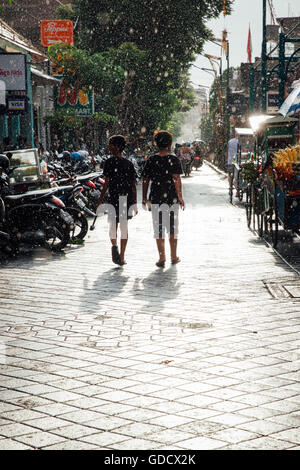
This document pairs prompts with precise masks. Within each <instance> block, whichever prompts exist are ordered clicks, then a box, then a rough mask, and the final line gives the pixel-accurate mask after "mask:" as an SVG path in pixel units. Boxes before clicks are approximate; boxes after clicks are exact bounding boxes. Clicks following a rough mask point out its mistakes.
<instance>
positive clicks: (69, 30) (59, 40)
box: [41, 20, 74, 47]
mask: <svg viewBox="0 0 300 470" xmlns="http://www.w3.org/2000/svg"><path fill="white" fill-rule="evenodd" d="M41 43H42V45H43V46H45V47H48V46H52V45H53V44H71V45H73V44H74V26H73V21H71V20H43V21H42V22H41Z"/></svg>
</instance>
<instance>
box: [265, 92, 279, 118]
mask: <svg viewBox="0 0 300 470" xmlns="http://www.w3.org/2000/svg"><path fill="white" fill-rule="evenodd" d="M277 111H278V91H268V92H267V114H274V113H277Z"/></svg>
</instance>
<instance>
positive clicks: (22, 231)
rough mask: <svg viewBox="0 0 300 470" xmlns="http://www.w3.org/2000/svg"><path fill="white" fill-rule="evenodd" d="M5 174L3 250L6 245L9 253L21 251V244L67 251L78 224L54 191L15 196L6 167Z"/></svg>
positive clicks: (0, 187)
mask: <svg viewBox="0 0 300 470" xmlns="http://www.w3.org/2000/svg"><path fill="white" fill-rule="evenodd" d="M0 164H1V162H0ZM0 166H1V165H0ZM1 173H2V174H1V177H0V196H1V216H0V226H1V237H0V239H1V240H2V242H1V245H2V247H3V242H4V248H5V250H6V251H8V252H11V253H12V254H15V253H17V252H19V250H20V247H21V245H26V246H30V247H33V246H37V245H40V246H44V247H46V248H48V249H49V250H51V251H59V250H61V249H62V248H64V247H65V246H66V245H67V243H68V242H69V239H70V231H71V230H72V229H73V225H74V222H73V219H72V217H71V216H70V214H68V213H67V212H66V211H65V205H64V203H63V202H62V201H61V200H60V199H59V198H57V197H56V196H55V195H54V194H53V190H52V189H50V190H43V189H42V190H35V191H28V192H26V193H23V194H11V193H12V191H11V190H10V188H9V182H8V181H9V180H8V176H7V174H6V173H5V171H3V168H2V172H1ZM3 234H4V235H3ZM5 242H6V244H5Z"/></svg>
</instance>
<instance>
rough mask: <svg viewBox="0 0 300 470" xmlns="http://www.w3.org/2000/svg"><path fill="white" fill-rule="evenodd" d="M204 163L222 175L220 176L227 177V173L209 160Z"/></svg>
mask: <svg viewBox="0 0 300 470" xmlns="http://www.w3.org/2000/svg"><path fill="white" fill-rule="evenodd" d="M204 163H205V164H206V165H208V166H210V167H211V168H212V169H213V170H215V171H216V172H217V173H220V175H223V176H227V173H225V171H223V170H220V168H218V167H217V166H215V165H214V164H213V163H211V162H209V161H208V160H204Z"/></svg>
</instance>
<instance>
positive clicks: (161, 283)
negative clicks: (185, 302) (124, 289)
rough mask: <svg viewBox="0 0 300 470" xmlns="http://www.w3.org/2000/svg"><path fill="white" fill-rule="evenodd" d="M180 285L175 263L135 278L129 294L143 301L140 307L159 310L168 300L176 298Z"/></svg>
mask: <svg viewBox="0 0 300 470" xmlns="http://www.w3.org/2000/svg"><path fill="white" fill-rule="evenodd" d="M181 285H182V283H181V282H180V281H179V280H178V273H177V266H176V265H174V266H170V267H169V268H168V269H166V270H162V269H161V268H157V269H156V270H155V271H152V272H151V273H150V274H149V275H148V276H147V277H144V278H136V279H135V281H134V285H133V287H132V290H131V294H132V295H133V296H134V297H136V298H137V299H139V300H142V301H143V302H145V305H144V306H143V307H142V308H145V309H147V308H148V309H151V310H152V311H157V312H159V311H160V310H161V309H162V308H163V307H164V306H165V304H167V303H168V302H169V301H170V300H174V299H176V297H177V296H178V295H179V291H180V287H181Z"/></svg>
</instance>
